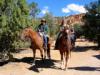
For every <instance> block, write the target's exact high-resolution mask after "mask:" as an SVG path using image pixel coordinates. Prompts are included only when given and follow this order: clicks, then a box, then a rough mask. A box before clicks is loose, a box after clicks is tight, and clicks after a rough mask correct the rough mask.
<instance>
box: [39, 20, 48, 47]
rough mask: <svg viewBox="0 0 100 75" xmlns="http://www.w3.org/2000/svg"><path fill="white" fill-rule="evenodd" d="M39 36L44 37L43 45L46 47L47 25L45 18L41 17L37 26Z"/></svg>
mask: <svg viewBox="0 0 100 75" xmlns="http://www.w3.org/2000/svg"><path fill="white" fill-rule="evenodd" d="M37 31H38V32H39V34H40V36H42V37H43V39H44V47H45V48H47V37H48V25H47V24H46V20H45V19H41V23H40V25H39V26H38V28H37Z"/></svg>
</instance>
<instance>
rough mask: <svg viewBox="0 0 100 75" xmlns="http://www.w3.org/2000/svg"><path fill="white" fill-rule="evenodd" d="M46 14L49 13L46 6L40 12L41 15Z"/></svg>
mask: <svg viewBox="0 0 100 75" xmlns="http://www.w3.org/2000/svg"><path fill="white" fill-rule="evenodd" d="M48 12H49V7H48V6H45V7H44V8H43V9H42V11H41V13H42V14H46V13H48Z"/></svg>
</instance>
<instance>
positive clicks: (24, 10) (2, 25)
mask: <svg viewBox="0 0 100 75" xmlns="http://www.w3.org/2000/svg"><path fill="white" fill-rule="evenodd" d="M34 4H35V3H34ZM30 8H31V6H30V5H28V4H27V2H26V0H0V52H2V51H8V52H11V51H14V50H15V49H16V48H19V47H20V46H22V45H21V40H20V39H19V38H20V31H21V30H22V29H23V28H25V27H28V26H31V25H33V24H32V19H30V13H29V11H30ZM34 8H36V7H34Z"/></svg>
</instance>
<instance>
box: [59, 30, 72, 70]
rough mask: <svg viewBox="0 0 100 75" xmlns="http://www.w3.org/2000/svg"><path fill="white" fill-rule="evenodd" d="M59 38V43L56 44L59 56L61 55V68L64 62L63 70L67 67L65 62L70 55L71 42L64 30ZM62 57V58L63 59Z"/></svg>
mask: <svg viewBox="0 0 100 75" xmlns="http://www.w3.org/2000/svg"><path fill="white" fill-rule="evenodd" d="M61 34H62V35H61V37H60V38H59V43H58V50H60V55H61V66H62V65H63V63H64V61H65V63H64V69H66V67H67V62H68V58H69V55H70V53H71V48H72V45H71V40H70V39H69V35H68V33H67V32H66V31H65V30H64V31H63V32H61ZM63 57H64V58H63Z"/></svg>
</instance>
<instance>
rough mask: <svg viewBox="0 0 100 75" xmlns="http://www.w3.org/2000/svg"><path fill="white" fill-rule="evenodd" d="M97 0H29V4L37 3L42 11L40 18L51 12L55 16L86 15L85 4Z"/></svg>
mask: <svg viewBox="0 0 100 75" xmlns="http://www.w3.org/2000/svg"><path fill="white" fill-rule="evenodd" d="M93 1H97V0H27V2H28V3H31V2H36V3H37V4H38V8H39V9H40V10H41V12H40V13H39V15H38V17H42V16H44V14H45V13H46V12H51V13H52V14H53V15H54V16H68V15H73V14H79V13H86V9H85V8H84V6H85V4H89V3H90V2H93Z"/></svg>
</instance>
